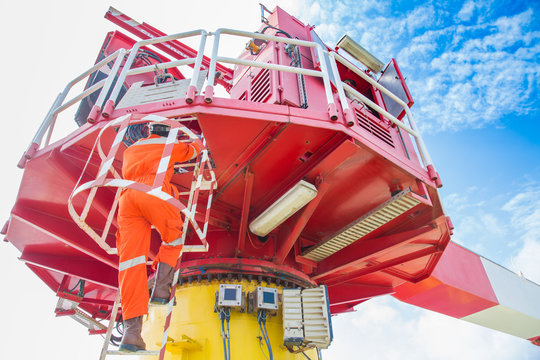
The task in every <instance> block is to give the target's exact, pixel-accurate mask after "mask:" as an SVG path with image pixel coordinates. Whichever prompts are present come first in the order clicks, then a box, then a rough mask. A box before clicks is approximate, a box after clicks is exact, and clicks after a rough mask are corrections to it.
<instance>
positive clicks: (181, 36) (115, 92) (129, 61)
mask: <svg viewBox="0 0 540 360" xmlns="http://www.w3.org/2000/svg"><path fill="white" fill-rule="evenodd" d="M197 35H201V42H203V39H204V41H206V36H208V33H207V32H206V31H205V30H202V29H198V30H192V31H188V32H183V33H178V34H173V35H168V36H161V37H157V38H152V39H147V40H141V41H138V42H136V43H135V45H133V47H132V48H131V50H130V54H129V57H128V59H127V60H126V62H125V64H124V68H123V69H122V72H121V73H120V75H119V76H118V80H117V81H116V84H115V86H114V88H113V91H112V93H111V96H110V98H109V99H110V100H112V101H113V103H114V104H116V101H117V99H118V94H120V89H121V88H122V86H123V84H124V80H125V79H126V76H127V75H128V72H129V71H130V70H131V65H133V61H134V60H135V56H136V55H137V52H138V51H139V48H141V47H143V46H145V45H153V44H156V43H160V42H166V41H170V40H177V39H184V38H188V37H192V36H197ZM203 49H204V48H203ZM203 52H204V51H199V52H198V54H197V58H195V60H193V59H183V60H178V61H179V62H180V63H181V64H182V65H189V64H192V63H197V61H198V59H199V58H201V62H202V56H203ZM161 66H163V64H161ZM171 67H172V66H171ZM146 68H151V70H153V69H155V67H154V65H152V66H151V67H150V66H146Z"/></svg>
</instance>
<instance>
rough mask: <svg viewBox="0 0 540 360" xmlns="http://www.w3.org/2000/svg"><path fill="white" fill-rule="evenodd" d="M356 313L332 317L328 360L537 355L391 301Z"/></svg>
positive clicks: (513, 341)
mask: <svg viewBox="0 0 540 360" xmlns="http://www.w3.org/2000/svg"><path fill="white" fill-rule="evenodd" d="M356 310H357V311H356V312H354V313H348V314H342V315H338V316H336V317H333V318H332V319H333V324H334V329H335V331H336V332H335V334H334V335H335V340H334V342H333V343H332V346H331V347H330V348H329V349H328V350H326V351H324V352H323V358H324V359H325V360H341V359H351V358H357V359H362V358H365V359H373V360H377V359H396V360H397V359H440V360H445V359H457V358H461V359H478V360H482V359H489V360H493V359H511V358H516V357H519V358H523V359H527V358H532V356H534V355H531V354H534V351H536V349H534V348H533V347H532V346H531V345H530V344H528V343H527V342H526V341H524V340H521V339H518V338H515V337H513V336H510V335H506V334H502V333H498V332H496V331H493V330H490V329H486V328H483V327H480V326H477V325H474V324H470V323H467V322H464V321H460V320H457V319H454V318H451V317H448V316H445V315H441V314H437V313H434V312H430V311H427V310H422V309H419V308H416V307H413V306H412V305H408V304H404V303H399V302H398V301H397V300H395V299H393V298H391V297H380V298H375V299H371V300H369V301H367V302H365V303H363V304H361V305H359V306H357V307H356ZM480 344H481V345H480ZM351 354H354V357H351Z"/></svg>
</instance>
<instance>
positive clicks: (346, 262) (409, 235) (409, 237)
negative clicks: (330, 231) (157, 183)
mask: <svg viewBox="0 0 540 360" xmlns="http://www.w3.org/2000/svg"><path fill="white" fill-rule="evenodd" d="M438 233H439V229H438V228H437V227H434V226H431V225H426V226H422V227H420V228H418V229H414V230H409V231H404V232H401V233H397V234H392V235H388V236H381V237H375V238H371V239H366V240H362V241H356V242H355V243H353V244H351V245H349V246H347V247H346V248H344V249H342V250H340V251H338V252H336V253H335V254H333V255H331V256H329V257H327V258H326V259H324V260H322V261H321V262H319V266H318V267H317V269H318V274H316V275H315V276H314V277H313V278H314V279H315V280H319V279H322V278H325V277H327V276H330V275H333V274H335V273H337V272H340V271H343V270H346V269H347V268H350V267H352V266H359V265H360V264H361V263H362V262H364V261H366V259H367V258H371V257H374V256H376V255H377V254H380V253H382V252H383V251H385V252H386V251H388V250H389V249H391V248H394V247H396V246H400V245H403V244H404V243H410V242H412V241H414V240H417V239H418V238H426V237H432V236H437V235H438Z"/></svg>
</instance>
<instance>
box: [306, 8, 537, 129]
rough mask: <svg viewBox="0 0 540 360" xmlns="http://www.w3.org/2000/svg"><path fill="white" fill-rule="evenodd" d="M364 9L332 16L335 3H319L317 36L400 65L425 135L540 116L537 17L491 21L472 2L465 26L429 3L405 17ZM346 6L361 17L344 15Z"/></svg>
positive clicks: (485, 11)
mask: <svg viewBox="0 0 540 360" xmlns="http://www.w3.org/2000/svg"><path fill="white" fill-rule="evenodd" d="M365 3H366V2H365V1H362V2H360V3H359V4H358V6H352V3H351V2H349V1H340V2H337V3H336V4H337V5H336V6H335V8H336V9H337V10H336V11H335V12H334V11H329V10H330V8H331V5H330V3H329V1H318V2H314V3H313V4H312V6H311V7H312V8H316V9H317V10H318V11H317V12H316V16H315V17H314V20H316V21H317V22H316V23H318V24H319V26H318V28H317V29H318V32H319V35H321V36H322V37H323V39H326V40H327V41H328V42H329V43H332V42H335V41H336V40H337V38H338V37H339V36H340V35H341V34H343V33H348V34H349V35H351V36H353V37H354V38H355V39H357V40H358V41H359V42H360V44H362V45H363V46H364V47H366V48H367V49H368V50H369V51H370V52H372V53H373V54H375V55H376V56H377V57H378V58H380V59H382V60H383V61H388V60H389V59H390V58H391V57H396V58H397V60H398V63H399V65H400V67H401V69H402V71H403V73H404V75H405V76H406V77H407V79H408V81H407V83H408V85H409V88H410V89H411V92H412V95H413V98H414V99H415V102H416V106H415V108H413V110H414V112H415V113H416V115H417V116H416V118H417V119H418V122H419V123H420V126H421V128H422V129H423V130H427V131H432V132H435V131H441V130H459V129H462V128H480V127H483V126H486V125H495V126H500V125H501V118H503V117H504V116H505V115H507V114H510V113H513V114H517V115H525V114H528V113H529V112H531V111H534V110H535V109H536V110H537V107H538V103H537V102H536V101H537V96H536V94H537V93H538V88H539V85H540V65H539V64H538V61H537V59H538V56H539V54H540V45H539V41H540V32H538V31H536V29H535V26H534V21H535V20H534V19H535V14H534V12H533V10H532V9H528V10H525V11H523V12H521V13H519V14H515V15H508V16H500V17H493V16H492V11H491V7H492V5H493V4H492V3H491V2H489V1H488V2H473V1H468V2H466V3H464V4H463V6H462V8H461V10H460V12H459V13H458V14H457V15H456V17H457V19H458V20H460V21H461V20H463V21H465V20H466V22H460V23H459V24H456V23H455V22H454V20H453V18H452V17H450V15H449V14H448V13H446V12H445V11H444V10H443V9H442V8H441V7H435V6H434V5H432V4H429V3H428V4H426V5H420V6H418V7H416V8H414V9H412V10H411V11H408V12H406V13H404V14H395V13H390V12H389V11H388V7H389V4H390V2H388V1H384V2H379V4H377V6H368V5H366V4H365ZM343 4H345V5H347V6H351V7H350V8H354V9H355V11H354V12H352V11H351V12H343V6H342V5H343ZM322 9H324V10H326V11H322ZM476 13H478V16H474V15H475V14H476ZM340 18H341V21H340ZM308 19H309V20H310V21H311V18H309V17H308Z"/></svg>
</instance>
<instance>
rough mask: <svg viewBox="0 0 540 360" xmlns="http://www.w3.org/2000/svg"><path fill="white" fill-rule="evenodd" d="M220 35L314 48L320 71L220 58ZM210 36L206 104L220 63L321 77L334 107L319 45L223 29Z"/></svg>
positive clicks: (328, 99) (211, 95)
mask: <svg viewBox="0 0 540 360" xmlns="http://www.w3.org/2000/svg"><path fill="white" fill-rule="evenodd" d="M222 34H228V35H236V36H242V37H247V38H250V39H261V40H266V41H275V42H280V43H285V44H292V45H298V46H305V47H310V48H315V49H316V51H317V54H318V56H319V58H320V59H321V71H317V70H308V69H302V68H297V67H293V66H286V65H278V64H269V63H262V62H257V61H251V60H243V59H233V58H228V57H220V56H218V52H219V42H220V38H221V35H222ZM212 35H214V36H215V38H214V46H213V48H212V56H211V58H210V67H209V69H208V86H207V91H206V92H205V101H206V102H208V103H209V102H211V101H212V97H213V89H214V83H215V80H216V77H215V76H216V66H217V62H218V61H221V62H226V63H230V64H238V65H245V66H254V67H259V68H265V69H271V70H277V71H285V72H291V73H296V74H303V75H310V76H317V77H321V78H322V79H323V83H324V90H325V95H326V100H327V102H328V105H329V106H333V107H335V103H334V96H333V94H332V87H331V86H330V78H329V75H328V69H327V68H326V63H325V61H324V57H323V56H324V55H323V54H324V50H323V48H322V46H321V45H320V44H318V43H315V42H312V41H305V40H299V39H292V38H288V37H280V36H274V35H267V34H261V33H255V32H248V31H240V30H233V29H225V28H221V29H218V30H217V31H216V32H215V33H212ZM331 116H332V119H333V120H335V119H337V116H336V117H335V118H334V116H333V115H331Z"/></svg>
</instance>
